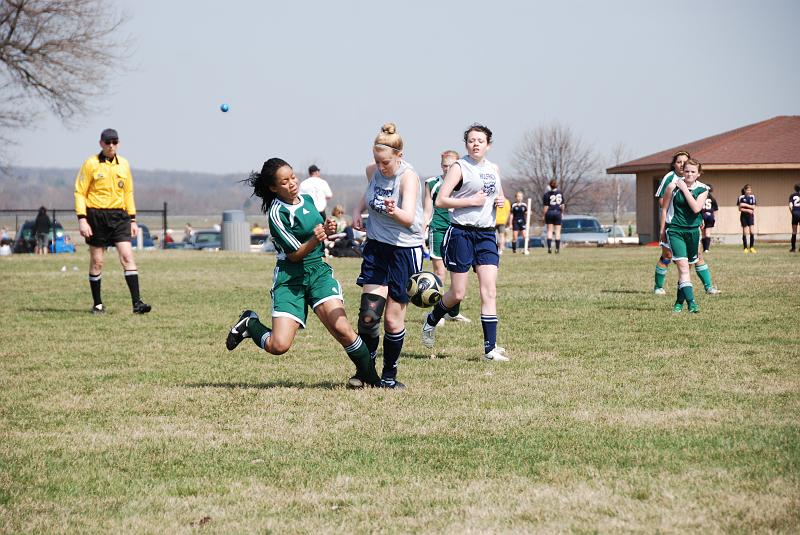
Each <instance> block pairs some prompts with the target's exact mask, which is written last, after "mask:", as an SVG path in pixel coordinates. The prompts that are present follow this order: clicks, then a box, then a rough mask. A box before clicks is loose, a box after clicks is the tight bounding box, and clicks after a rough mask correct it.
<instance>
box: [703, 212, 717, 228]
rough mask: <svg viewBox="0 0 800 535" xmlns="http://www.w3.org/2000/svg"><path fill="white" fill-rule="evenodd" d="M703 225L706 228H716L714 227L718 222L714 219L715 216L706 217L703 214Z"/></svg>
mask: <svg viewBox="0 0 800 535" xmlns="http://www.w3.org/2000/svg"><path fill="white" fill-rule="evenodd" d="M703 224H704V225H705V227H706V228H714V225H716V224H717V220H716V219H714V216H713V215H708V216H707V215H705V214H703Z"/></svg>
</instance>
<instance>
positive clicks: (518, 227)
mask: <svg viewBox="0 0 800 535" xmlns="http://www.w3.org/2000/svg"><path fill="white" fill-rule="evenodd" d="M508 218H509V221H510V226H511V239H512V241H511V249H512V251H513V252H515V253H516V252H517V244H518V243H519V239H520V238H522V239H523V244H522V248H523V250H525V244H524V240H525V229H526V228H527V224H528V204H527V203H525V202H523V200H522V192H521V191H518V192H516V193H515V194H514V203H513V204H512V205H511V213H510V214H509V216H508ZM525 254H528V251H527V250H525Z"/></svg>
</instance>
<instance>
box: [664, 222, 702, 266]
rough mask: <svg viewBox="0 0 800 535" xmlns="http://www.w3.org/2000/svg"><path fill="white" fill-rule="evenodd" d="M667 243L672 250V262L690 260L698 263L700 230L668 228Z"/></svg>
mask: <svg viewBox="0 0 800 535" xmlns="http://www.w3.org/2000/svg"><path fill="white" fill-rule="evenodd" d="M667 243H669V247H670V249H672V260H673V261H675V260H688V261H689V263H690V264H695V263H697V249H698V246H699V244H700V229H699V228H675V227H669V228H667Z"/></svg>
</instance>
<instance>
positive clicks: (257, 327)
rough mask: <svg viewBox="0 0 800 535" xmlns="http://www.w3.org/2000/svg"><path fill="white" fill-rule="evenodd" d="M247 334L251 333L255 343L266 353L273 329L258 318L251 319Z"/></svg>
mask: <svg viewBox="0 0 800 535" xmlns="http://www.w3.org/2000/svg"><path fill="white" fill-rule="evenodd" d="M247 332H249V333H250V338H252V339H253V343H254V344H255V345H257V346H258V347H260V348H261V349H264V350H265V351H266V348H265V347H264V346H266V342H267V338H269V335H270V334H271V333H272V329H270V328H269V327H267V326H266V325H264V324H263V323H261V322H260V321H258V318H250V319H249V320H247ZM265 335H266V337H265ZM262 342H263V343H262Z"/></svg>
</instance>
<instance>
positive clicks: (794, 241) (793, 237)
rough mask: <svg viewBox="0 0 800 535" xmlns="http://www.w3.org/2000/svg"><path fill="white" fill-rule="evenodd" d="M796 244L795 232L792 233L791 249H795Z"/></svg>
mask: <svg viewBox="0 0 800 535" xmlns="http://www.w3.org/2000/svg"><path fill="white" fill-rule="evenodd" d="M796 245H797V234H792V249H796Z"/></svg>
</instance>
